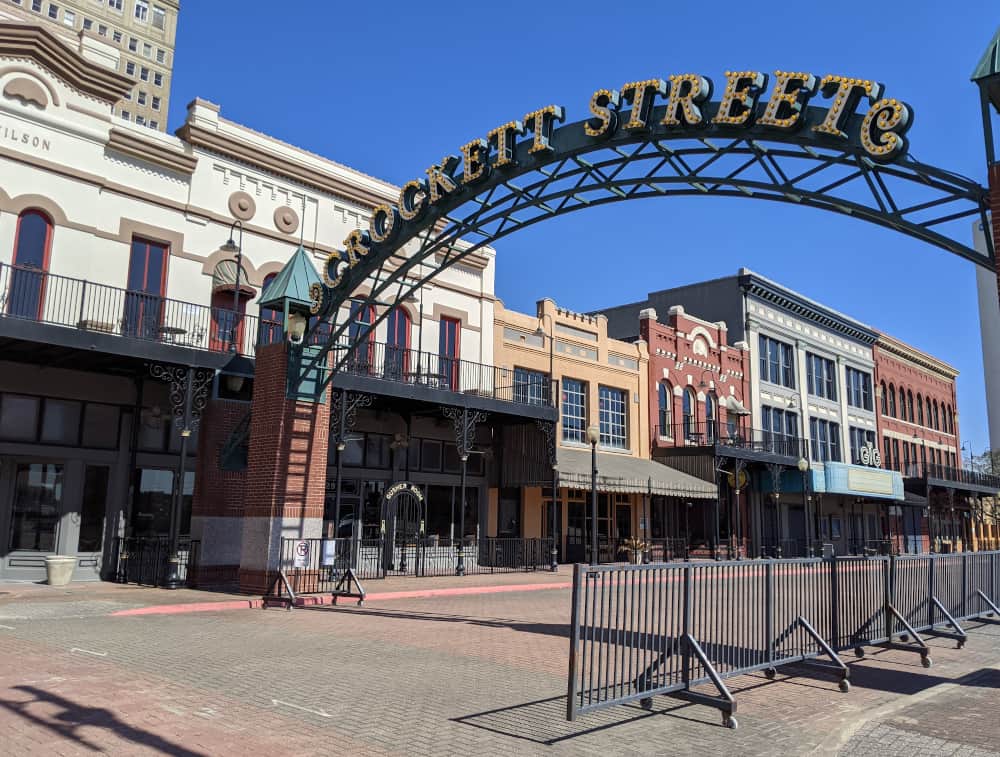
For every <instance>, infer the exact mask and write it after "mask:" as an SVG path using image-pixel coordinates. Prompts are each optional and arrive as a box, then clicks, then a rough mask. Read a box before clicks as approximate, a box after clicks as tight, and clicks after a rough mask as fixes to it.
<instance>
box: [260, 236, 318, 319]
mask: <svg viewBox="0 0 1000 757" xmlns="http://www.w3.org/2000/svg"><path fill="white" fill-rule="evenodd" d="M320 283H322V282H321V281H320V278H319V274H318V273H317V272H316V267H315V266H314V265H313V264H312V261H311V260H310V259H309V253H308V252H306V250H305V247H302V246H301V245H299V248H298V249H297V250H296V251H295V253H294V254H293V255H292V257H291V258H290V259H289V261H288V262H287V263H285V265H284V267H283V268H282V269H281V270H280V271H279V272H278V275H277V276H275V277H274V280H273V281H272V282H271V283H270V284H268V285H267V289H265V290H264V295H263V297H262V298H261V301H260V307H262V308H271V309H273V310H282V311H283V310H284V309H285V301H286V300H287V301H288V303H289V304H292V305H300V306H303V307H309V306H310V305H311V304H312V298H311V297H310V296H309V288H310V287H311V286H312V285H313V284H320Z"/></svg>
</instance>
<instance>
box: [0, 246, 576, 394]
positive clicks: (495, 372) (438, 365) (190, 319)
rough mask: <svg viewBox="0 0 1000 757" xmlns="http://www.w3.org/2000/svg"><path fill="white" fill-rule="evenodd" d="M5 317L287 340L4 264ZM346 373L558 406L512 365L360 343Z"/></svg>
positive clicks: (242, 346)
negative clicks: (476, 361) (501, 366)
mask: <svg viewBox="0 0 1000 757" xmlns="http://www.w3.org/2000/svg"><path fill="white" fill-rule="evenodd" d="M279 317H280V316H279ZM0 318H15V319H20V320H27V321H33V322H36V323H43V324H46V325H51V326H63V327H67V328H72V329H76V330H78V331H86V332H92V333H99V334H110V335H112V336H119V337H126V338H131V339H141V340H143V341H149V342H158V343H160V344H166V345H172V346H176V347H187V348H191V349H197V350H207V351H209V352H218V353H227V352H233V353H236V354H239V355H243V356H246V357H251V358H252V357H255V356H256V352H257V345H259V344H273V343H275V342H280V341H281V340H282V338H283V334H282V324H281V323H280V321H278V320H271V319H267V318H264V319H261V318H258V317H257V316H253V315H245V314H243V313H238V312H236V311H234V310H232V309H227V308H217V307H209V306H206V305H197V304H195V303H191V302H182V301H180V300H172V299H169V298H167V297H161V296H159V295H155V294H149V293H146V292H136V291H131V290H128V289H122V288H120V287H114V286H109V285H107V284H98V283H95V282H92V281H86V280H84V279H76V278H71V277H68V276H59V275H57V274H52V273H48V272H45V271H39V270H37V269H34V268H27V267H22V266H12V265H9V264H6V263H0ZM329 334H330V329H329V327H324V326H323V325H322V324H321V325H320V326H319V327H314V328H313V329H312V330H311V331H310V335H309V340H310V342H312V343H313V344H319V343H321V342H322V341H324V340H325V339H326V338H327V337H328V336H329ZM344 370H345V372H347V373H350V374H353V375H356V376H367V377H370V378H376V379H382V380H385V381H392V382H395V383H403V384H412V385H421V386H426V387H431V388H434V389H443V390H445V391H450V392H456V393H461V394H469V395H477V396H481V397H487V398H490V399H494V400H499V401H501V402H510V403H515V404H520V405H530V406H536V407H553V406H554V401H555V397H556V396H557V391H556V387H557V383H558V382H551V381H549V380H548V379H544V380H540V379H539V378H538V377H537V376H536V375H533V374H532V375H529V376H527V377H525V376H522V375H520V374H515V371H513V370H511V369H509V368H498V367H496V366H492V365H484V364H482V363H475V362H472V361H469V360H460V359H458V358H450V357H446V356H442V355H438V354H436V353H432V352H422V351H419V350H411V349H403V348H399V347H394V346H391V345H387V344H383V343H378V342H369V343H367V344H363V345H362V346H360V347H358V348H355V350H354V354H353V355H352V356H351V357H350V359H349V360H348V361H347V363H346V366H345V368H344Z"/></svg>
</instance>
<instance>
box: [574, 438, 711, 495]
mask: <svg viewBox="0 0 1000 757" xmlns="http://www.w3.org/2000/svg"><path fill="white" fill-rule="evenodd" d="M556 467H557V468H558V470H559V484H560V486H566V487H569V488H575V489H587V490H589V489H590V479H591V468H590V450H588V449H581V450H575V449H565V448H560V449H559V461H558V464H557V466H556ZM597 490H598V491H602V492H618V493H621V494H646V493H648V492H649V491H650V490H652V493H653V494H661V495H665V496H668V497H692V498H694V499H715V498H716V496H717V490H716V487H715V485H714V484H711V483H709V482H708V481H702V480H701V479H700V478H695V477H694V476H690V475H688V474H687V473H682V472H681V471H679V470H676V469H674V468H671V467H669V466H666V465H663V464H662V463H658V462H654V461H653V460H644V459H642V458H640V457H632V456H631V455H625V454H621V455H618V454H614V453H609V452H598V453H597Z"/></svg>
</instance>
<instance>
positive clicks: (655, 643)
mask: <svg viewBox="0 0 1000 757" xmlns="http://www.w3.org/2000/svg"><path fill="white" fill-rule="evenodd" d="M685 570H686V568H685V567H683V566H680V567H678V566H667V565H648V566H599V567H586V566H582V565H577V566H576V568H575V571H574V576H573V584H574V589H573V591H574V597H573V619H572V628H571V639H572V642H571V643H572V644H573V647H574V648H573V652H572V653H571V663H570V674H569V711H568V714H569V716H570V718H573V717H575V716H576V715H577V714H581V713H584V712H589V711H592V710H597V709H601V708H603V707H608V706H612V705H616V704H620V703H622V702H628V701H632V700H635V699H642V698H645V697H651V696H653V695H655V694H665V693H668V692H670V691H676V690H678V689H680V688H683V686H684V683H683V680H684V672H685V669H684V663H683V657H684V655H683V654H682V653H681V643H682V642H681V637H682V635H683V630H684V586H685V582H684V575H685V573H684V571H685Z"/></svg>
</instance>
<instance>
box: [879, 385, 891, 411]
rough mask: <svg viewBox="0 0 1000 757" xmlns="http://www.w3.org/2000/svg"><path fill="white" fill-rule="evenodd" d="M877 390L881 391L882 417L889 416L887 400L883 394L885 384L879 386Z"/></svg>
mask: <svg viewBox="0 0 1000 757" xmlns="http://www.w3.org/2000/svg"><path fill="white" fill-rule="evenodd" d="M879 389H881V391H882V415H888V414H889V405H888V402H889V398H888V397H887V396H886V393H885V391H886V390H885V382H884V381H883V382H882V384H881V385H880V386H879Z"/></svg>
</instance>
